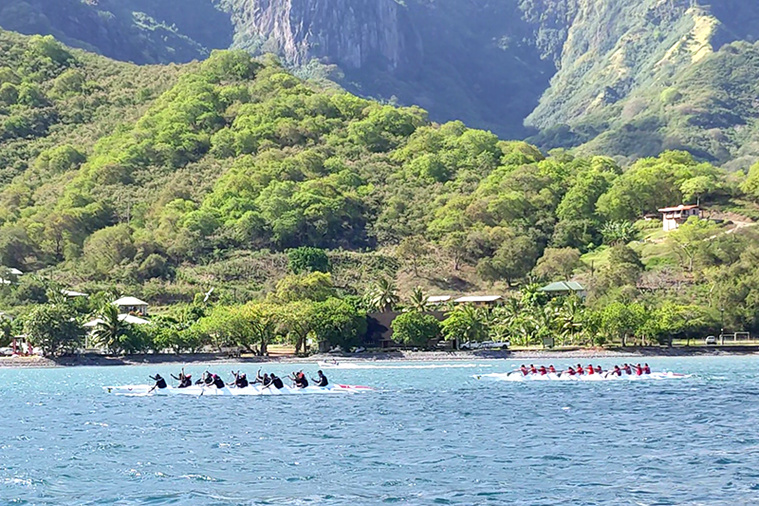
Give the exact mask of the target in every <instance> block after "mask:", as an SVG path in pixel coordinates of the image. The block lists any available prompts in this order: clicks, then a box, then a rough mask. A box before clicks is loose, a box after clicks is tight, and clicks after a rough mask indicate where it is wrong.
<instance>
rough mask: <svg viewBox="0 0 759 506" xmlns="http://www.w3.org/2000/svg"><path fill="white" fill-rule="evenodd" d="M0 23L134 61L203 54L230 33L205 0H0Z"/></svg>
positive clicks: (226, 41)
mask: <svg viewBox="0 0 759 506" xmlns="http://www.w3.org/2000/svg"><path fill="white" fill-rule="evenodd" d="M0 27H2V28H4V29H6V30H13V31H17V32H20V33H24V34H28V35H32V34H43V35H48V34H49V35H53V36H55V37H56V38H57V39H59V40H61V41H63V42H65V43H66V44H68V45H71V46H74V47H80V48H83V49H87V50H89V51H95V52H98V53H101V54H104V55H106V56H109V57H111V58H115V59H118V60H124V61H131V62H135V63H140V64H144V63H172V62H175V63H182V62H188V61H190V60H193V59H201V58H205V57H207V56H208V54H209V50H210V49H214V48H226V47H229V45H230V44H231V43H232V35H233V32H232V31H233V27H232V23H231V21H230V17H229V15H228V14H226V13H224V12H223V11H221V10H219V9H218V8H216V7H215V6H214V4H213V3H211V0H86V1H85V0H3V1H1V2H0Z"/></svg>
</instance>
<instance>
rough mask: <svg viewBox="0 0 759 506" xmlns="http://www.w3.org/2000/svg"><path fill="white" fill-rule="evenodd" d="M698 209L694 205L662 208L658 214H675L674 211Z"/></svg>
mask: <svg viewBox="0 0 759 506" xmlns="http://www.w3.org/2000/svg"><path fill="white" fill-rule="evenodd" d="M698 208H699V206H697V205H696V204H692V205H689V206H686V205H683V204H680V205H679V206H677V207H662V208H661V209H659V212H660V213H672V212H675V211H688V210H690V209H698Z"/></svg>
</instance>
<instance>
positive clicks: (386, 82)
mask: <svg viewBox="0 0 759 506" xmlns="http://www.w3.org/2000/svg"><path fill="white" fill-rule="evenodd" d="M64 12H65V13H68V14H67V15H62V14H61V13H64ZM46 13H47V14H48V15H47V16H46ZM40 20H42V21H40ZM82 20H87V21H88V22H90V23H91V24H92V26H93V27H94V28H93V30H92V33H88V30H87V29H85V28H84V23H83V21H82ZM201 20H202V21H201ZM756 20H759V5H756V4H754V3H752V2H749V1H747V0H726V1H725V2H721V3H719V4H715V5H707V4H706V3H704V2H702V1H696V0H643V1H635V2H632V1H626V0H625V1H619V2H608V1H605V2H591V1H588V0H508V1H505V2H502V3H499V4H493V3H491V2H487V1H486V0H474V1H472V2H468V3H466V4H461V3H459V2H456V1H454V0H408V1H405V2H396V1H395V0H381V1H379V2H370V1H367V0H361V1H359V2H355V1H354V2H349V1H346V0H189V2H178V1H177V0H162V1H159V2H148V1H146V0H127V1H124V2H116V1H115V0H98V1H93V2H88V3H82V2H81V1H78V0H63V1H62V2H51V1H50V0H10V3H9V4H8V5H7V6H6V7H4V8H3V9H2V10H0V26H9V27H11V28H14V29H17V30H21V31H24V30H26V31H27V33H54V34H55V35H56V36H58V37H59V38H61V39H62V40H64V41H67V42H69V43H75V45H80V46H84V47H86V48H87V49H90V50H93V49H96V50H99V51H100V52H102V53H104V54H106V55H109V56H113V57H116V58H118V59H126V60H130V59H131V60H134V61H136V62H137V63H156V62H160V63H167V62H184V61H190V60H192V59H203V58H205V57H206V56H207V55H208V54H209V52H210V50H212V49H215V48H227V47H230V46H232V47H238V48H243V49H246V50H248V51H251V52H252V53H254V54H261V53H263V52H276V53H278V54H279V55H280V56H281V57H282V58H283V60H284V62H285V63H286V64H288V65H291V66H293V67H294V68H295V70H296V72H297V73H298V74H299V75H301V76H303V77H307V78H318V79H324V78H327V79H332V80H335V81H337V82H338V83H340V84H341V85H342V86H343V87H345V88H346V89H347V90H349V91H351V92H354V93H358V94H360V95H362V96H365V97H371V98H375V99H379V100H384V101H389V102H391V103H399V104H404V105H412V104H418V105H420V106H422V107H424V108H425V109H427V110H429V111H430V114H431V117H432V118H433V119H435V120H438V121H447V120H450V119H462V120H464V121H465V122H466V123H467V124H470V125H473V126H477V127H479V128H486V129H489V130H492V131H494V132H496V133H497V134H499V135H501V136H503V137H509V138H524V137H527V136H529V135H532V137H531V139H532V140H533V141H534V142H536V143H538V144H539V145H540V147H541V148H543V149H550V148H553V147H571V148H574V147H577V146H581V145H585V146H584V147H583V148H582V149H583V150H584V152H587V151H588V150H590V149H596V150H597V152H598V153H603V154H608V155H621V156H623V157H624V158H627V157H630V156H632V157H633V158H635V157H636V156H647V155H649V154H651V152H652V151H651V150H652V147H651V145H649V144H651V142H650V139H652V138H662V139H665V141H664V142H658V141H656V142H654V143H653V144H654V145H659V144H660V145H661V146H662V148H661V149H666V147H667V146H672V147H676V148H683V149H688V150H691V151H692V152H693V153H695V154H696V155H697V156H699V157H704V158H706V159H709V160H712V161H716V162H719V163H727V162H729V161H731V160H733V159H735V158H744V157H748V158H746V159H747V160H753V159H755V157H756V156H757V153H756V152H754V151H753V150H746V149H743V148H741V147H737V148H733V147H731V148H730V149H729V150H728V151H729V153H728V154H726V152H725V150H720V149H716V148H714V147H712V146H708V145H706V144H707V143H705V142H703V141H697V142H695V144H689V141H688V139H689V138H691V137H693V136H694V135H695V134H693V133H691V132H687V133H686V134H685V135H682V136H680V137H682V139H684V141H683V142H671V141H666V139H671V138H672V135H671V130H672V129H673V128H675V127H676V126H677V125H676V124H674V123H668V121H669V119H668V117H665V116H660V117H658V118H657V119H656V121H649V122H648V123H647V124H646V125H644V126H643V127H641V126H640V125H637V126H635V127H634V128H632V130H631V129H629V128H628V130H627V136H628V137H629V136H632V135H633V134H634V133H635V132H638V131H640V132H641V133H640V139H641V144H642V145H643V147H642V148H641V149H640V150H639V151H638V152H632V153H629V149H627V148H625V149H623V150H622V151H621V152H620V153H617V152H615V151H614V149H613V148H611V147H610V146H609V143H608V142H606V141H605V140H604V137H603V134H604V133H605V132H606V129H607V127H608V128H610V129H611V130H614V131H618V129H619V128H621V127H620V126H619V124H620V118H621V117H622V116H630V115H631V111H634V110H636V109H638V108H640V107H643V106H642V105H641V103H642V102H643V101H645V102H647V103H648V102H651V101H650V100H642V99H641V97H642V96H643V95H645V94H647V93H648V94H657V95H658V94H660V93H662V92H663V91H664V90H666V89H667V88H669V87H671V84H672V82H673V81H674V80H676V79H677V78H678V76H680V75H685V74H687V73H688V72H690V69H692V68H694V67H697V66H698V65H699V64H700V62H702V61H703V59H704V58H705V57H706V56H708V55H710V54H713V53H715V52H719V51H720V49H721V48H723V47H726V46H727V45H729V44H731V43H733V42H739V41H746V42H749V43H751V42H753V41H754V40H755V39H756V37H757V33H758V32H757V29H754V28H753V26H754V24H752V21H756ZM72 32H74V33H72ZM109 38H110V39H114V40H118V41H119V43H118V44H113V43H106V42H104V41H106V39H109ZM130 48H131V50H132V54H128V53H129V52H130ZM705 86H707V87H718V86H719V83H716V82H710V83H705ZM648 107H649V111H650V113H651V114H652V115H656V114H657V113H656V109H657V108H656V107H654V106H653V105H649V106H648ZM623 111H624V114H623ZM615 115H616V116H618V117H617V118H614V116H615ZM633 116H641V114H639V113H638V114H634V115H633ZM622 119H624V118H622ZM621 123H624V121H622V122H621ZM738 126H740V125H739V124H735V125H731V126H730V127H729V129H731V128H736V127H738ZM686 127H687V128H690V126H686ZM687 128H686V129H687ZM699 128H700V129H701V131H703V132H707V131H709V130H710V129H712V128H722V127H721V126H720V125H717V126H711V125H705V126H702V127H699ZM725 135H729V132H728V133H725ZM747 151H750V152H747ZM624 158H623V159H624Z"/></svg>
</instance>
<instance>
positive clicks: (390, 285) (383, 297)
mask: <svg viewBox="0 0 759 506" xmlns="http://www.w3.org/2000/svg"><path fill="white" fill-rule="evenodd" d="M399 300H400V299H399V297H398V289H397V288H396V286H395V281H393V280H392V279H390V278H380V279H379V280H378V281H377V283H376V284H375V285H374V287H373V288H372V289H371V290H370V292H369V303H370V304H371V305H372V306H373V307H375V308H377V309H379V310H380V311H382V312H383V313H385V312H388V311H392V310H393V307H395V306H396V305H397V304H398V302H399Z"/></svg>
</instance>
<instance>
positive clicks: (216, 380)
mask: <svg viewBox="0 0 759 506" xmlns="http://www.w3.org/2000/svg"><path fill="white" fill-rule="evenodd" d="M211 381H212V383H213V384H214V386H216V388H224V387H225V386H227V385H225V384H224V380H223V379H221V376H218V375H216V374H212V375H211Z"/></svg>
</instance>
